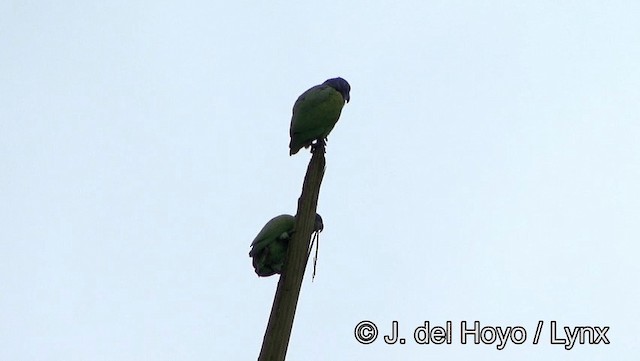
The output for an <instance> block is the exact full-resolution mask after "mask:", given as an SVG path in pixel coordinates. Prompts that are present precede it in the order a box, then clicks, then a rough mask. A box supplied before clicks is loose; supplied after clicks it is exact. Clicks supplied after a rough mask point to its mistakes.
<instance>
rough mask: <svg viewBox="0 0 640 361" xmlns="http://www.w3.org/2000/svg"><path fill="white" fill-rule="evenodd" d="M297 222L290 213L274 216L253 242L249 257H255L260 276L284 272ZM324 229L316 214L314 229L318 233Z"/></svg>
mask: <svg viewBox="0 0 640 361" xmlns="http://www.w3.org/2000/svg"><path fill="white" fill-rule="evenodd" d="M295 223H296V220H295V217H294V216H292V215H289V214H281V215H279V216H276V217H273V218H272V219H271V220H270V221H269V222H267V224H265V225H264V227H262V229H261V230H260V232H259V233H258V235H257V236H256V238H255V239H254V240H253V242H251V251H249V257H251V258H252V259H253V261H252V263H253V268H254V269H255V271H256V274H257V275H258V276H260V277H268V276H272V275H274V274H276V273H278V274H280V273H282V268H283V267H284V259H285V256H286V255H287V247H288V245H289V240H291V236H292V235H293V233H294V232H295ZM323 229H324V224H323V222H322V217H320V215H319V214H316V219H315V224H314V228H313V231H314V233H316V234H317V233H320V232H322V230H323Z"/></svg>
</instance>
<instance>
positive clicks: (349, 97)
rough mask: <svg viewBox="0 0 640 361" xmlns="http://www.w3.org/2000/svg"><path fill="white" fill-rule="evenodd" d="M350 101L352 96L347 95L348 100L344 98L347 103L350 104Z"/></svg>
mask: <svg viewBox="0 0 640 361" xmlns="http://www.w3.org/2000/svg"><path fill="white" fill-rule="evenodd" d="M349 99H351V96H349V94H347V97H346V98H344V100H346V101H347V103H348V102H349Z"/></svg>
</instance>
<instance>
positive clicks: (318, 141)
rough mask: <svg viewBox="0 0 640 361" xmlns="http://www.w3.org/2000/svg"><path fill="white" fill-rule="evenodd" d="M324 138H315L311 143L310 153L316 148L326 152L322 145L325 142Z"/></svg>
mask: <svg viewBox="0 0 640 361" xmlns="http://www.w3.org/2000/svg"><path fill="white" fill-rule="evenodd" d="M325 139H326V138H325ZM325 139H317V140H316V142H315V143H313V144H311V153H315V152H316V150H322V152H323V153H326V151H325V148H324V147H325V146H326V145H327V143H326V142H325Z"/></svg>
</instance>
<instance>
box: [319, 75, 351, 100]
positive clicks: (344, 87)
mask: <svg viewBox="0 0 640 361" xmlns="http://www.w3.org/2000/svg"><path fill="white" fill-rule="evenodd" d="M324 84H327V85H328V86H330V87H332V88H333V89H335V90H336V91H338V93H340V94H341V95H342V98H343V99H344V101H346V102H347V103H348V102H349V99H351V97H350V96H349V92H350V91H351V85H349V83H347V81H346V80H344V79H342V78H340V77H338V78H332V79H329V80H327V81H325V82H324Z"/></svg>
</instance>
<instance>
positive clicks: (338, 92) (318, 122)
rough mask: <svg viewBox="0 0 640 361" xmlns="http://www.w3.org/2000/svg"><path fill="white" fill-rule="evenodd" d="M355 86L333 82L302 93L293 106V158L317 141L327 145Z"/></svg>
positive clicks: (331, 80)
mask: <svg viewBox="0 0 640 361" xmlns="http://www.w3.org/2000/svg"><path fill="white" fill-rule="evenodd" d="M350 91H351V86H350V85H349V83H347V81H346V80H344V79H342V78H333V79H329V80H327V81H325V82H324V83H322V84H320V85H316V86H314V87H313V88H311V89H309V90H307V91H306V92H304V93H302V95H300V96H299V97H298V100H296V103H295V104H294V105H293V116H292V117H291V128H290V129H289V135H291V142H290V143H289V149H290V150H289V155H294V154H296V153H298V151H299V150H300V148H302V147H305V148H307V147H309V146H310V145H311V143H312V142H313V141H314V140H318V142H319V143H320V144H322V143H324V141H325V140H326V139H327V136H328V135H329V133H330V132H331V130H332V129H333V127H334V126H335V125H336V122H338V118H340V112H342V107H344V103H345V102H347V103H348V102H349V99H350V97H349V92H350Z"/></svg>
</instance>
